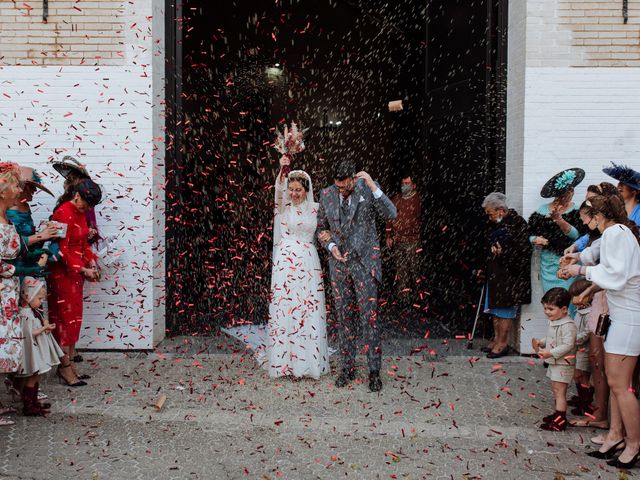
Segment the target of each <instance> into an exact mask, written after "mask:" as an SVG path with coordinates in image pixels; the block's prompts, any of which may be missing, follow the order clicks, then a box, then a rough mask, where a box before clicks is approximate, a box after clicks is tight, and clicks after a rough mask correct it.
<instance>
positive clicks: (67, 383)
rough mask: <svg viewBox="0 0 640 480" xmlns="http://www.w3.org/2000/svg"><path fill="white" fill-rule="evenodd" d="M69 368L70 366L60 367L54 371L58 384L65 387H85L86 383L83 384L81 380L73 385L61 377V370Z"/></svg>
mask: <svg viewBox="0 0 640 480" xmlns="http://www.w3.org/2000/svg"><path fill="white" fill-rule="evenodd" d="M70 367H71V364H68V365H60V366H59V367H58V370H56V375H57V376H58V383H63V384H65V385H66V386H67V387H84V386H85V385H87V382H83V381H82V380H78V381H77V382H75V383H69V381H68V380H67V379H66V378H64V377H63V376H62V369H63V368H70Z"/></svg>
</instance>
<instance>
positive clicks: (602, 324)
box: [594, 313, 611, 338]
mask: <svg viewBox="0 0 640 480" xmlns="http://www.w3.org/2000/svg"><path fill="white" fill-rule="evenodd" d="M610 325H611V318H609V314H608V313H601V314H600V316H599V317H598V323H597V324H596V331H595V332H594V333H595V334H596V335H598V336H599V337H605V338H606V337H607V332H608V331H609V326H610Z"/></svg>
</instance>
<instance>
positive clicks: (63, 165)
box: [52, 155, 100, 244]
mask: <svg viewBox="0 0 640 480" xmlns="http://www.w3.org/2000/svg"><path fill="white" fill-rule="evenodd" d="M52 165H53V168H54V169H55V170H56V171H57V172H58V173H59V174H60V175H62V176H63V177H64V184H63V187H64V193H63V194H62V195H61V196H60V198H58V200H57V202H56V206H55V208H54V209H53V211H54V212H55V211H56V210H57V209H58V208H59V207H60V205H62V204H63V203H65V202H67V201H69V200H71V199H72V198H73V195H74V188H75V186H76V185H77V184H78V183H80V182H81V181H82V180H91V176H90V175H89V171H88V170H87V169H86V168H85V167H84V165H82V164H81V163H80V162H79V161H78V160H76V159H75V158H73V157H72V156H71V155H65V156H64V157H63V158H62V161H58V162H53V164H52ZM85 217H86V220H87V225H88V227H89V243H90V244H93V243H95V242H97V241H98V240H99V239H100V232H99V230H98V223H97V220H96V212H95V209H94V208H93V207H91V208H88V209H87V210H86V211H85Z"/></svg>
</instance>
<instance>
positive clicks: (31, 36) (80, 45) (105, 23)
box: [0, 0, 136, 66]
mask: <svg viewBox="0 0 640 480" xmlns="http://www.w3.org/2000/svg"><path fill="white" fill-rule="evenodd" d="M131 3H132V2H124V1H123V0H100V1H90V0H67V1H63V0H49V16H48V19H47V21H46V22H45V21H44V20H43V17H42V13H43V10H42V8H43V2H42V0H32V1H26V2H23V1H19V0H0V65H91V66H93V65H123V64H124V63H125V62H124V56H125V26H126V27H127V28H132V29H135V27H136V25H135V23H136V22H134V21H131V20H132V17H131V16H127V15H129V14H130V11H129V10H130V8H131ZM128 9H129V10H128ZM125 24H126V25H125Z"/></svg>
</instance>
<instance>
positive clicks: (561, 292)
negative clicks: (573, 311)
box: [541, 287, 571, 308]
mask: <svg viewBox="0 0 640 480" xmlns="http://www.w3.org/2000/svg"><path fill="white" fill-rule="evenodd" d="M541 303H542V304H543V305H553V306H554V307H559V308H562V307H567V308H568V307H569V304H570V303H571V295H569V292H567V289H566V288H561V287H555V288H552V289H550V290H549V291H548V292H547V293H545V294H544V295H543V296H542V300H541Z"/></svg>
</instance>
